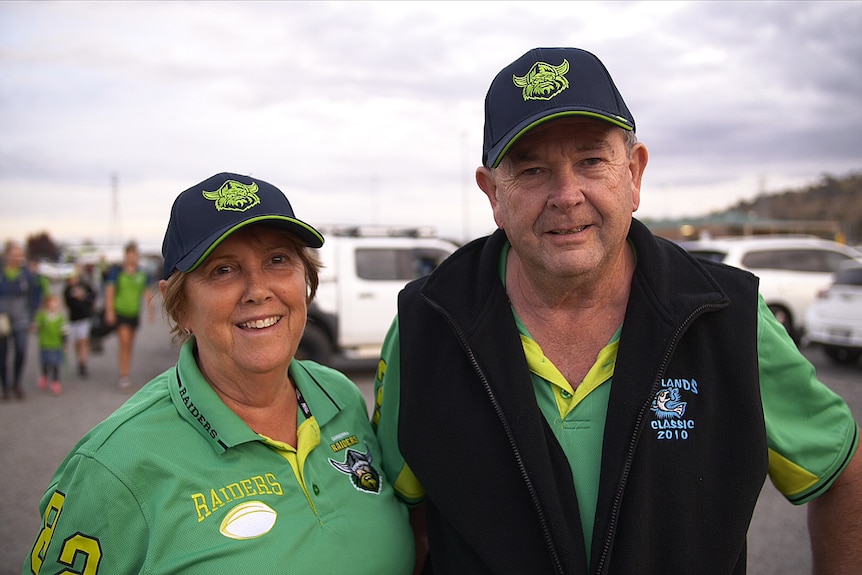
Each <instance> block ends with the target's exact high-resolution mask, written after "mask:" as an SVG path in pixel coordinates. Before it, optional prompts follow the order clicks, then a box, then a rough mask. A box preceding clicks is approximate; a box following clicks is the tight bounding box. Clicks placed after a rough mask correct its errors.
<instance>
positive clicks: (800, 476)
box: [769, 449, 820, 497]
mask: <svg viewBox="0 0 862 575" xmlns="http://www.w3.org/2000/svg"><path fill="white" fill-rule="evenodd" d="M769 478H770V479H771V480H772V484H773V485H775V488H776V489H778V491H780V492H781V493H782V494H783V495H784V496H785V497H793V496H794V495H799V494H800V493H802V492H804V491H806V490H807V489H811V488H812V487H813V486H814V485H815V484H816V483H817V481H818V480H819V479H820V478H819V477H817V476H816V475H814V474H813V473H811V472H810V471H808V470H807V469H803V468H802V467H800V466H798V465H797V464H795V463H793V462H792V461H790V460H789V459H787V458H785V457H783V456H782V455H781V454H780V453H778V452H777V451H773V450H772V449H770V450H769Z"/></svg>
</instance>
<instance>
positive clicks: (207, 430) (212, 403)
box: [169, 339, 342, 453]
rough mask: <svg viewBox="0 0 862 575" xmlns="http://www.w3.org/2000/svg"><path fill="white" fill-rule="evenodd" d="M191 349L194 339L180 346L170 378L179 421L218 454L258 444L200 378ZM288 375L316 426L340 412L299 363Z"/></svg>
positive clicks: (290, 368)
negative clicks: (236, 447) (199, 436)
mask: <svg viewBox="0 0 862 575" xmlns="http://www.w3.org/2000/svg"><path fill="white" fill-rule="evenodd" d="M194 345H195V344H194V339H190V340H188V341H186V342H185V343H184V344H183V346H182V348H181V349H180V354H179V360H178V361H177V365H176V368H175V369H174V371H173V373H172V374H171V376H170V385H169V389H170V395H171V400H172V401H173V403H174V406H175V407H176V409H177V412H178V413H179V414H180V417H182V418H183V419H184V420H185V421H186V422H187V423H188V424H189V425H191V426H192V427H193V428H194V429H195V430H196V431H197V432H198V433H200V434H201V436H203V438H204V439H206V440H207V441H208V442H209V444H210V445H211V446H212V447H213V449H214V450H215V451H216V452H218V453H223V452H224V451H226V450H227V449H228V448H230V447H234V446H236V445H240V444H242V443H247V442H250V441H261V436H260V435H258V434H257V433H256V432H255V431H254V430H252V429H251V428H250V427H249V426H248V425H247V424H246V423H245V421H243V420H242V418H240V417H239V416H238V415H237V414H236V413H234V411H233V410H231V409H230V408H229V407H228V406H227V405H225V403H224V402H223V401H222V400H221V398H220V397H219V396H218V394H216V392H215V390H214V389H213V388H212V386H211V385H210V384H209V382H207V380H206V379H205V378H204V376H203V374H202V373H201V371H200V369H199V368H198V364H197V361H196V360H195V356H194ZM288 373H290V376H291V379H292V380H293V382H294V384H295V385H297V386H298V387H299V389H300V391H301V392H302V395H303V397H304V398H305V401H306V403H308V406H309V409H310V410H311V413H312V415H313V416H314V418H315V419H316V420H317V423H318V425H320V426H323V425H324V424H325V423H326V422H327V421H329V420H330V419H332V418H333V417H334V416H335V414H337V413H338V412H339V410H341V408H342V404H341V403H340V402H339V401H337V400H336V398H334V397H332V396H331V395H330V394H329V393H327V392H326V390H325V389H324V387H323V386H322V385H321V384H320V382H319V381H318V379H317V378H316V377H315V376H314V375H313V374H312V373H311V372H310V371H309V370H308V369H307V368H306V367H305V366H304V365H302V363H301V362H298V361H296V360H293V361H292V362H291V363H290V366H289V367H288Z"/></svg>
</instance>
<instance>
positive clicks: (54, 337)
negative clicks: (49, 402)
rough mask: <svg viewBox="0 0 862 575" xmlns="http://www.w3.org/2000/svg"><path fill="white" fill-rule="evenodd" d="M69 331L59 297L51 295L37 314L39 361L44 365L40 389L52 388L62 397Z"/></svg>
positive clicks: (52, 391) (52, 390)
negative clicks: (64, 356)
mask: <svg viewBox="0 0 862 575" xmlns="http://www.w3.org/2000/svg"><path fill="white" fill-rule="evenodd" d="M68 330H69V326H68V324H67V323H66V317H65V316H64V315H63V313H62V310H61V309H60V298H59V296H57V295H55V294H49V295H48V296H47V297H46V298H45V305H44V306H43V307H42V309H40V310H39V311H37V312H36V333H37V334H38V337H39V359H40V363H41V365H42V375H41V376H40V377H39V389H42V390H45V389H48V388H49V387H50V389H51V393H53V394H54V395H60V392H61V391H63V384H62V383H60V372H61V371H62V369H63V353H64V348H65V347H66V334H67V333H68ZM49 381H50V383H49Z"/></svg>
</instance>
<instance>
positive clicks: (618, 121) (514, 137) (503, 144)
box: [488, 109, 634, 168]
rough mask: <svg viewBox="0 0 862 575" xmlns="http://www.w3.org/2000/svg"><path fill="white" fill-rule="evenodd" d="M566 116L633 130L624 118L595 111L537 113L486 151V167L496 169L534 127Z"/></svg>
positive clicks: (569, 110) (575, 110) (574, 110)
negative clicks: (507, 153)
mask: <svg viewBox="0 0 862 575" xmlns="http://www.w3.org/2000/svg"><path fill="white" fill-rule="evenodd" d="M566 116H586V117H588V118H595V119H597V120H602V121H604V122H610V123H611V124H614V125H615V126H619V127H620V128H622V129H623V130H629V131H631V130H634V126H632V124H631V122H629V121H628V120H626V119H625V118H623V117H621V116H615V115H613V114H608V113H605V112H601V111H596V110H584V109H568V110H566V109H563V110H558V111H555V112H552V113H550V114H546V113H544V112H543V113H539V114H536V115H534V116H531V117H529V118H527V119H526V120H524V121H523V122H521V123H520V124H518V125H517V126H515V127H514V128H512V129H511V130H509V132H508V133H507V134H506V135H505V136H504V137H502V138H500V141H499V142H498V143H497V145H496V146H494V147H493V148H491V149H490V150H489V151H488V167H489V168H496V167H497V166H499V165H500V162H502V161H503V157H504V156H505V155H506V152H508V151H509V149H511V147H512V146H514V145H515V143H516V142H517V141H518V140H519V139H520V138H521V136H523V135H524V134H526V133H527V132H529V131H530V130H532V129H533V128H535V127H536V126H538V125H540V124H544V123H545V122H550V121H551V120H556V119H557V118H562V117H566Z"/></svg>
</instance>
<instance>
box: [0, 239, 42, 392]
mask: <svg viewBox="0 0 862 575" xmlns="http://www.w3.org/2000/svg"><path fill="white" fill-rule="evenodd" d="M41 303H42V286H41V284H40V283H39V281H38V279H37V278H36V277H34V276H33V274H32V273H31V272H30V270H29V269H28V267H27V266H26V265H25V261H24V248H23V247H22V246H21V244H19V243H17V242H14V241H10V242H8V243H7V244H6V249H5V250H4V261H3V270H2V273H0V315H2V316H3V317H2V318H0V326H2V331H0V383H2V385H3V396H2V397H3V400H7V399H9V398H10V397H11V396H13V395H14V396H15V397H16V398H17V399H23V398H24V389H23V387H22V382H21V377H22V375H23V373H24V362H25V361H26V360H27V343H28V336H29V333H30V328H31V326H32V325H33V319H34V317H35V316H36V311H37V310H38V309H39V306H40V305H41ZM10 344H11V346H10ZM10 347H12V349H13V356H12V357H13V359H12V370H11V372H10V371H9V369H8V364H7V359H8V357H7V356H8V354H9V348H10Z"/></svg>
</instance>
